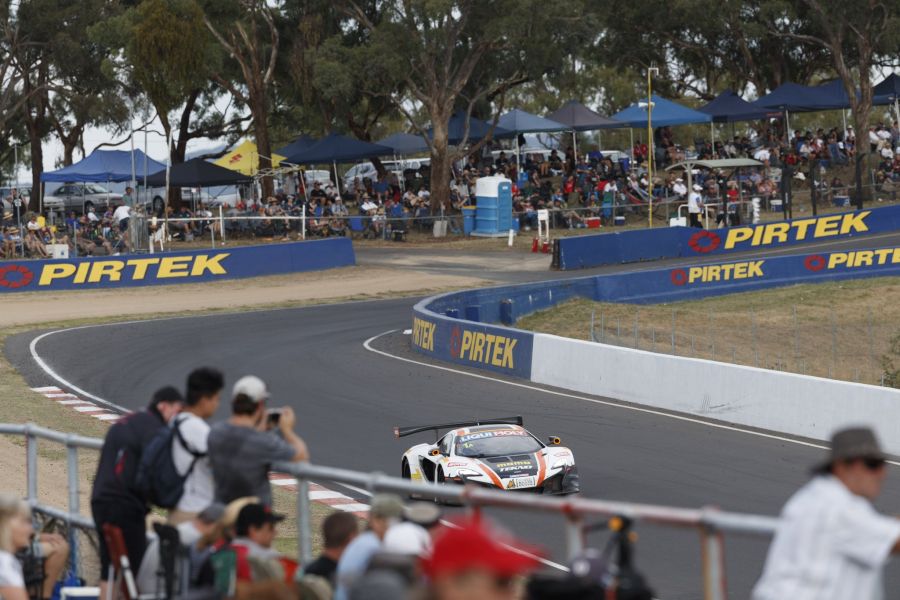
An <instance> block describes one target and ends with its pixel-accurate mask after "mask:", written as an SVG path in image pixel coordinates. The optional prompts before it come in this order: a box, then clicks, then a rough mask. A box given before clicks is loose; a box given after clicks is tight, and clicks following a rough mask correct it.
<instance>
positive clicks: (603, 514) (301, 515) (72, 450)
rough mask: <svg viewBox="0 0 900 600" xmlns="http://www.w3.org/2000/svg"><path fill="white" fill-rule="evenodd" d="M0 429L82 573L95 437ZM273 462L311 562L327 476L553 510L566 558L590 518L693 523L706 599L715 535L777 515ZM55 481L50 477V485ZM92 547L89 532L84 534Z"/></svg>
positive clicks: (717, 569)
mask: <svg viewBox="0 0 900 600" xmlns="http://www.w3.org/2000/svg"><path fill="white" fill-rule="evenodd" d="M0 434H5V435H16V436H24V438H25V453H26V474H27V495H26V498H27V500H28V503H29V504H30V505H31V507H32V510H33V511H34V512H35V513H36V514H38V515H43V516H47V517H52V518H53V519H57V520H59V521H61V522H62V523H64V524H65V525H66V527H67V530H68V531H69V533H70V536H69V541H70V544H71V545H72V557H73V558H72V560H73V562H72V569H73V572H74V573H75V574H76V575H82V576H83V575H84V571H83V568H82V566H80V565H79V563H78V561H76V559H75V557H76V556H80V555H81V553H82V552H83V551H85V550H86V549H85V548H84V545H83V544H84V540H83V538H82V537H81V536H78V535H72V534H71V533H72V532H74V531H76V530H78V531H80V532H84V533H86V534H92V533H93V532H94V524H93V521H92V520H91V519H90V518H89V517H86V516H84V515H83V514H82V513H81V507H80V504H79V493H80V490H79V473H78V460H79V454H78V451H79V450H80V449H90V450H99V449H100V447H101V446H102V440H99V439H96V438H86V437H81V436H77V435H71V434H65V433H60V432H57V431H53V430H50V429H45V428H43V427H39V426H36V425H32V424H27V425H11V424H0ZM38 440H46V441H49V442H53V443H57V444H62V445H64V446H65V448H66V451H67V456H68V460H67V473H68V475H67V478H66V490H67V494H68V506H67V508H65V509H62V508H58V507H54V506H50V505H47V504H44V503H41V502H40V501H39V500H38V467H37V464H38V460H37V445H38ZM276 468H277V469H278V470H279V471H280V472H283V473H287V474H290V475H293V476H294V477H296V478H297V481H298V484H297V499H296V505H297V531H298V538H297V555H298V557H299V559H300V562H301V564H307V563H309V562H311V561H312V560H313V558H314V557H313V549H312V528H313V523H312V518H311V512H310V507H311V500H310V496H309V483H310V481H316V482H333V483H338V484H349V485H352V486H356V487H360V488H363V489H365V490H367V491H368V492H371V493H374V492H393V493H397V494H402V495H416V496H421V497H427V498H434V499H435V500H440V501H446V502H452V503H458V504H462V505H464V506H466V507H469V508H470V509H471V510H475V511H477V510H479V509H481V508H486V507H502V508H512V509H519V510H524V511H531V512H538V513H544V514H547V513H553V514H557V515H559V516H560V518H561V519H562V521H563V522H562V528H563V530H564V536H565V540H566V551H567V555H568V557H569V558H573V557H575V556H577V555H578V554H580V553H581V552H582V551H583V550H584V548H585V535H586V532H587V529H588V527H589V526H590V520H591V519H595V518H609V517H622V518H625V519H628V520H630V521H634V522H636V523H648V524H656V525H662V526H668V527H676V528H682V529H693V530H695V531H697V532H698V534H699V536H700V545H701V556H702V560H703V573H702V587H703V597H704V598H705V599H706V600H724V599H725V598H727V588H726V583H725V582H726V577H725V560H724V559H725V540H724V537H723V534H739V535H753V536H771V535H772V534H773V533H774V531H775V529H776V527H777V525H778V520H777V519H776V518H773V517H768V516H762V515H752V514H744V513H733V512H727V511H722V510H719V509H716V508H712V507H704V508H700V509H685V508H675V507H668V506H656V505H649V504H635V503H630V502H609V501H604V500H593V499H588V498H581V497H577V496H576V497H565V498H559V497H544V496H538V495H528V494H519V493H509V492H502V491H499V490H489V489H486V488H482V487H479V486H474V485H467V486H460V485H436V484H427V483H421V482H414V481H410V480H408V479H401V478H398V477H389V476H387V475H384V474H382V473H377V472H375V473H363V472H359V471H351V470H347V469H339V468H335V467H324V466H319V465H312V464H308V463H286V464H278V465H276ZM57 485H58V483H57ZM91 540H92V543H93V547H94V548H96V542H95V540H96V538H95V537H91Z"/></svg>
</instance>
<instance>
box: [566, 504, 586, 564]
mask: <svg viewBox="0 0 900 600" xmlns="http://www.w3.org/2000/svg"><path fill="white" fill-rule="evenodd" d="M582 552H584V528H583V526H582V519H581V517H580V516H577V515H573V514H569V515H568V516H567V517H566V556H567V557H568V559H569V560H573V559H574V558H575V557H576V556H578V555H580V554H581V553H582Z"/></svg>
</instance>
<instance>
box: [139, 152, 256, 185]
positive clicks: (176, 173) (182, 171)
mask: <svg viewBox="0 0 900 600" xmlns="http://www.w3.org/2000/svg"><path fill="white" fill-rule="evenodd" d="M250 181H253V178H252V177H250V176H249V175H244V174H242V173H239V172H238V171H232V170H231V169H226V168H225V167H220V166H219V165H214V164H213V163H211V162H207V161H205V160H203V159H202V158H195V159H192V160H189V161H187V162H183V163H181V164H178V165H173V166H172V167H171V168H170V169H169V185H171V186H173V187H210V186H219V185H236V184H239V183H248V182H250ZM147 185H148V186H152V187H160V186H164V185H166V169H165V167H164V168H163V169H162V170H161V171H159V172H158V173H154V174H153V175H151V176H150V177H148V178H147Z"/></svg>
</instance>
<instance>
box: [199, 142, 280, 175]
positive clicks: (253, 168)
mask: <svg viewBox="0 0 900 600" xmlns="http://www.w3.org/2000/svg"><path fill="white" fill-rule="evenodd" d="M283 160H284V156H281V155H278V154H274V155H273V156H272V166H273V167H277V166H278V164H279V163H280V162H281V161H283ZM214 164H217V165H219V166H220V167H225V168H226V169H231V170H232V171H238V172H240V173H243V174H244V175H250V176H253V175H256V173H257V172H258V171H259V151H258V150H257V149H256V144H254V143H253V142H251V141H250V140H244V141H243V142H241V143H240V144H239V145H238V147H237V148H235V149H234V150H232V151H231V152H229V153H228V154H226V155H225V156H223V157H222V158H220V159H219V160H217V161H215V163H214Z"/></svg>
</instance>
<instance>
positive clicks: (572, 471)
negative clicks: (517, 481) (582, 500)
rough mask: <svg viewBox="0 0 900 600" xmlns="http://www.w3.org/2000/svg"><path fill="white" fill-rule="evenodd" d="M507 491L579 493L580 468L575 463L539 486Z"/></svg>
mask: <svg viewBox="0 0 900 600" xmlns="http://www.w3.org/2000/svg"><path fill="white" fill-rule="evenodd" d="M448 481H450V482H453V483H460V484H466V483H471V484H475V485H480V486H482V487H486V488H490V489H494V490H496V489H503V488H498V487H497V486H496V485H494V484H493V483H489V482H486V481H481V480H478V479H468V478H466V477H454V478H453V479H450V480H448ZM507 491H510V492H522V493H526V494H528V493H530V494H552V495H560V496H564V495H567V494H577V493H578V492H580V491H581V481H580V480H579V478H578V468H577V467H576V466H575V465H572V466H570V467H565V468H564V469H563V470H562V471H560V472H559V473H556V474H555V475H552V476H550V477H548V478H547V479H545V480H544V481H543V482H542V483H541V485H539V486H537V487H531V488H516V489H511V490H507Z"/></svg>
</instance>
